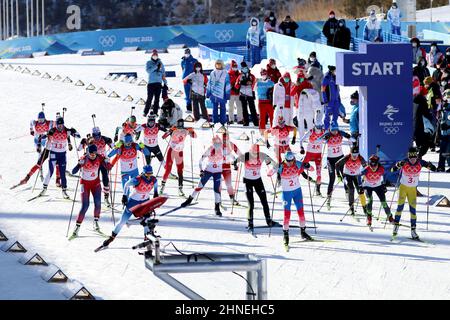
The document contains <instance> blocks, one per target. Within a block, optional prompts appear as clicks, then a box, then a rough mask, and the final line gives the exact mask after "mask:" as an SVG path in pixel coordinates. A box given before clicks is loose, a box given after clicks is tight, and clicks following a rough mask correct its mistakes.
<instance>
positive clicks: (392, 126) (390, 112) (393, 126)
mask: <svg viewBox="0 0 450 320" xmlns="http://www.w3.org/2000/svg"><path fill="white" fill-rule="evenodd" d="M399 112H400V110H399V109H398V108H395V107H394V106H393V105H391V104H390V105H388V106H387V107H386V110H385V111H384V113H383V115H384V116H386V118H387V119H388V120H389V121H386V122H380V126H382V127H384V128H383V131H384V133H385V134H387V135H389V136H390V135H396V134H397V133H399V132H400V127H399V126H403V122H395V119H394V116H395V115H396V114H397V113H399Z"/></svg>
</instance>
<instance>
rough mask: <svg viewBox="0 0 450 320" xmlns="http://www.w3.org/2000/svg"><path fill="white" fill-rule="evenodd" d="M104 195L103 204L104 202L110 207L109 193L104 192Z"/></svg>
mask: <svg viewBox="0 0 450 320" xmlns="http://www.w3.org/2000/svg"><path fill="white" fill-rule="evenodd" d="M104 197H105V204H106V206H107V207H108V208H110V207H111V202H110V201H109V193H105V194H104Z"/></svg>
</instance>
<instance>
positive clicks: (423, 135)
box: [413, 87, 432, 157]
mask: <svg viewBox="0 0 450 320" xmlns="http://www.w3.org/2000/svg"><path fill="white" fill-rule="evenodd" d="M426 95H427V90H426V89H425V88H424V87H420V88H419V90H417V91H415V93H414V100H413V103H414V141H415V142H416V145H417V148H418V149H419V155H420V156H421V157H422V156H423V155H425V154H426V153H427V151H428V149H429V148H430V145H431V141H432V134H430V131H429V130H427V131H425V125H424V123H427V124H431V122H432V116H431V113H430V110H429V109H428V103H427V99H426V97H425V96H426Z"/></svg>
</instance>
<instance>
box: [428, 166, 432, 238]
mask: <svg viewBox="0 0 450 320" xmlns="http://www.w3.org/2000/svg"><path fill="white" fill-rule="evenodd" d="M430 172H431V170H430V169H428V195H427V230H428V216H429V213H430Z"/></svg>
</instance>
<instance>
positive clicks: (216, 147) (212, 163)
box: [181, 136, 224, 217]
mask: <svg viewBox="0 0 450 320" xmlns="http://www.w3.org/2000/svg"><path fill="white" fill-rule="evenodd" d="M205 159H207V160H208V161H207V165H206V168H203V161H204V160H205ZM223 159H224V154H223V141H222V139H220V137H219V136H214V138H213V140H212V146H210V147H209V148H208V150H206V152H205V153H204V154H203V155H202V157H201V158H200V161H199V167H200V182H199V183H198V186H197V188H195V190H194V192H193V193H192V194H191V195H190V196H189V198H188V199H187V200H186V201H185V202H183V203H182V204H181V207H182V208H184V207H187V206H189V205H190V204H191V203H192V201H193V200H194V198H195V197H197V195H198V194H199V193H200V191H201V190H202V189H203V188H204V187H205V185H206V183H207V182H208V181H209V179H211V178H213V182H214V202H215V206H214V211H215V213H216V215H217V216H219V217H221V216H222V212H221V211H220V205H221V202H222V199H221V195H220V184H221V182H222V166H223Z"/></svg>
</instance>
